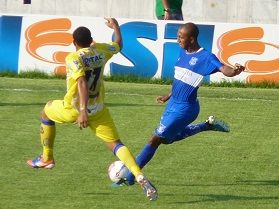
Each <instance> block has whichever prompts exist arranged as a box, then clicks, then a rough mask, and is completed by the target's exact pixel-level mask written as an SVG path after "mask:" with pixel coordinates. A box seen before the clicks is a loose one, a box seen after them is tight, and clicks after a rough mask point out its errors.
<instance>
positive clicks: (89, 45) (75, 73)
mask: <svg viewBox="0 0 279 209" xmlns="http://www.w3.org/2000/svg"><path fill="white" fill-rule="evenodd" d="M105 19H106V20H107V22H106V25H107V26H108V27H110V28H112V29H113V30H114V33H115V41H114V42H112V43H109V44H104V43H94V42H93V39H92V37H91V32H90V30H89V29H88V28H86V27H78V28H77V29H76V30H75V31H74V33H73V43H74V45H75V47H76V52H73V53H70V54H69V55H68V56H67V57H66V65H67V93H66V95H65V97H64V99H63V100H53V101H50V102H48V103H47V104H46V106H45V108H44V110H43V111H42V114H41V132H40V136H41V143H42V146H43V154H42V155H40V156H38V157H37V158H35V159H34V160H28V161H27V164H28V165H29V166H30V167H32V168H53V167H54V165H55V162H54V158H53V144H54V138H55V123H77V124H78V126H79V128H80V129H82V128H86V127H89V128H90V129H91V130H92V131H93V132H94V133H95V134H96V136H98V137H99V138H101V139H102V140H103V141H104V142H105V144H106V145H107V147H108V148H109V149H110V150H111V151H113V153H114V154H115V155H116V156H117V157H118V158H119V159H120V160H121V161H122V162H123V163H124V164H125V165H126V166H127V167H128V168H129V170H130V171H131V172H132V173H133V174H134V175H135V176H136V180H137V182H138V183H139V184H140V186H141V187H142V188H143V190H144V192H145V194H146V196H147V197H148V198H149V199H150V200H156V199H157V191H156V189H155V187H154V186H153V185H152V184H151V183H150V181H149V180H148V179H147V178H146V177H145V176H144V175H143V173H142V171H141V170H140V168H139V166H138V165H137V164H136V162H135V159H134V157H133V155H132V154H131V153H130V151H129V150H128V148H127V147H126V146H125V145H124V144H123V143H122V142H121V141H120V139H119V136H118V133H117V130H116V127H115V125H114V122H113V120H112V118H111V115H110V113H109V110H108V109H107V108H106V107H105V105H104V92H103V91H104V87H103V79H102V78H103V72H104V66H105V64H106V62H107V61H108V60H109V59H110V58H111V57H112V56H113V55H114V54H116V53H118V52H119V51H120V49H121V47H122V37H121V32H120V29H119V25H118V22H117V21H116V20H115V19H114V18H105Z"/></svg>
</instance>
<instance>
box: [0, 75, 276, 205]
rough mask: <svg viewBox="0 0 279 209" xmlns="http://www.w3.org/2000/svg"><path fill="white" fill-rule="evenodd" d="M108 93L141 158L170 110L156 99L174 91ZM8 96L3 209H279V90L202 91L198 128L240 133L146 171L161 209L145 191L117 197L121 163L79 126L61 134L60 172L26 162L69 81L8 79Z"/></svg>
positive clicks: (167, 150)
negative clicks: (217, 124)
mask: <svg viewBox="0 0 279 209" xmlns="http://www.w3.org/2000/svg"><path fill="white" fill-rule="evenodd" d="M105 86H106V90H107V92H108V93H107V94H106V103H107V105H108V106H109V108H110V112H111V114H112V116H113V118H114V121H115V123H116V126H117V128H118V131H119V134H120V136H121V139H122V140H123V142H124V143H125V144H126V145H127V146H128V147H129V148H130V149H131V151H132V152H133V153H134V154H135V155H136V154H137V153H138V152H139V151H140V149H141V148H142V147H143V145H144V144H145V143H146V141H147V140H148V138H149V136H150V135H151V134H152V132H153V130H154V128H155V127H156V126H157V125H158V123H159V120H160V116H161V113H162V112H163V110H164V105H157V104H156V103H155V97H156V95H159V94H166V93H168V92H169V91H170V88H171V87H170V86H167V85H154V84H132V83H113V82H106V83H105ZM0 89H1V91H0V125H1V129H0V155H1V156H0V157H1V164H0V188H1V189H0V195H1V200H0V208H5V209H6V208H22V209H25V208H26V209H27V208H28V209H32V208H34V209H35V208H36V209H37V208H42V209H52V208H55V209H60V208H61V209H64V208H81V209H84V208H85V209H87V208H112V209H113V208H133V209H135V208H144V207H148V208H160V209H161V208H163V209H164V208H166V209H167V208H176V209H177V208H191V209H192V208H195V209H204V208H209V209H211V208H212V209H213V208H214V209H218V208H220V209H221V208H222V209H224V208H226V209H235V208H238V209H242V208H243V209H246V208H251V209H252V208H253V209H262V208H265V209H269V208H274V209H275V208H278V205H279V190H278V186H279V176H278V173H279V157H278V148H279V141H278V121H279V112H278V111H279V108H278V107H279V105H278V90H277V89H253V88H245V89H241V88H217V87H214V88H213V87H202V88H201V89H200V94H199V96H200V106H201V112H200V116H199V117H198V119H197V121H196V122H200V121H203V120H204V119H205V118H206V117H207V116H208V115H210V114H214V115H216V116H218V117H220V118H222V119H224V120H226V121H227V122H229V123H230V125H231V130H232V131H231V132H230V133H228V134H224V133H218V132H204V133H201V134H199V135H196V136H193V137H191V138H189V139H188V140H185V141H181V142H178V143H174V144H172V145H167V146H165V145H163V146H162V147H160V148H159V150H158V152H157V153H156V155H155V157H154V159H153V160H152V161H151V162H150V164H149V165H148V166H147V167H146V168H145V169H144V171H145V172H146V174H147V175H148V176H149V177H150V179H151V180H152V181H153V182H154V184H155V185H156V187H157V188H158V191H159V195H160V198H159V200H158V201H157V202H153V203H150V202H149V201H148V200H147V199H146V198H145V197H144V195H143V192H142V191H141V189H140V188H139V186H138V185H135V186H133V187H121V188H119V189H113V188H111V187H110V181H109V179H108V177H107V168H108V166H109V164H110V163H111V162H112V161H114V160H116V158H115V157H114V156H113V154H112V153H110V152H109V151H108V150H107V149H106V148H105V147H104V146H103V143H102V142H101V141H100V140H99V139H97V138H96V137H95V136H93V135H92V134H91V132H90V130H88V129H86V130H83V131H80V130H79V129H78V127H76V126H75V125H73V124H65V125H59V124H58V125H57V138H56V142H55V159H56V163H57V166H56V167H55V168H54V169H52V170H33V169H29V168H28V167H27V166H26V164H25V161H26V159H29V158H33V157H35V156H36V155H38V154H39V153H40V152H41V145H40V142H39V124H40V121H39V117H40V116H39V115H40V111H41V109H42V108H43V107H44V105H45V103H46V102H47V101H48V100H51V99H62V98H63V96H64V93H65V89H66V86H65V81H63V80H44V79H38V80H32V79H18V78H17V79H15V78H13V79H11V78H0ZM5 89H29V90H32V91H26V92H23V91H11V90H5ZM49 90H50V91H49ZM237 98H241V99H240V100H239V99H237Z"/></svg>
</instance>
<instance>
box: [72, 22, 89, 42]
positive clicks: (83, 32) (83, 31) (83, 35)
mask: <svg viewBox="0 0 279 209" xmlns="http://www.w3.org/2000/svg"><path fill="white" fill-rule="evenodd" d="M73 38H74V41H75V42H76V44H77V45H78V46H80V47H89V46H90V44H91V43H92V37H91V32H90V30H89V29H88V28H87V27H84V26H81V27H78V28H77V29H75V31H74V32H73Z"/></svg>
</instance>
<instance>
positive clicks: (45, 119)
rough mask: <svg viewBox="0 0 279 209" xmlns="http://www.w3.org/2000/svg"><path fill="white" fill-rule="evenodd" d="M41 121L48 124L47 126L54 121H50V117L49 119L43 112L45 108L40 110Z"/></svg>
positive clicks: (51, 124)
mask: <svg viewBox="0 0 279 209" xmlns="http://www.w3.org/2000/svg"><path fill="white" fill-rule="evenodd" d="M41 122H42V123H43V124H44V125H48V126H53V125H55V122H54V121H52V120H51V119H49V118H48V117H47V115H46V113H45V110H44V109H43V111H42V112H41Z"/></svg>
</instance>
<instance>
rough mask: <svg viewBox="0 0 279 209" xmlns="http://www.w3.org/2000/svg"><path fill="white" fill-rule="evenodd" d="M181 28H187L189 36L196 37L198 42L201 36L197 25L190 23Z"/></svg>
mask: <svg viewBox="0 0 279 209" xmlns="http://www.w3.org/2000/svg"><path fill="white" fill-rule="evenodd" d="M180 28H185V29H186V30H187V33H188V35H189V36H192V37H194V38H195V39H196V40H197V39H198V36H199V28H198V26H197V25H196V24H195V23H192V22H188V23H185V24H183V25H182V26H181V27H180Z"/></svg>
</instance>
